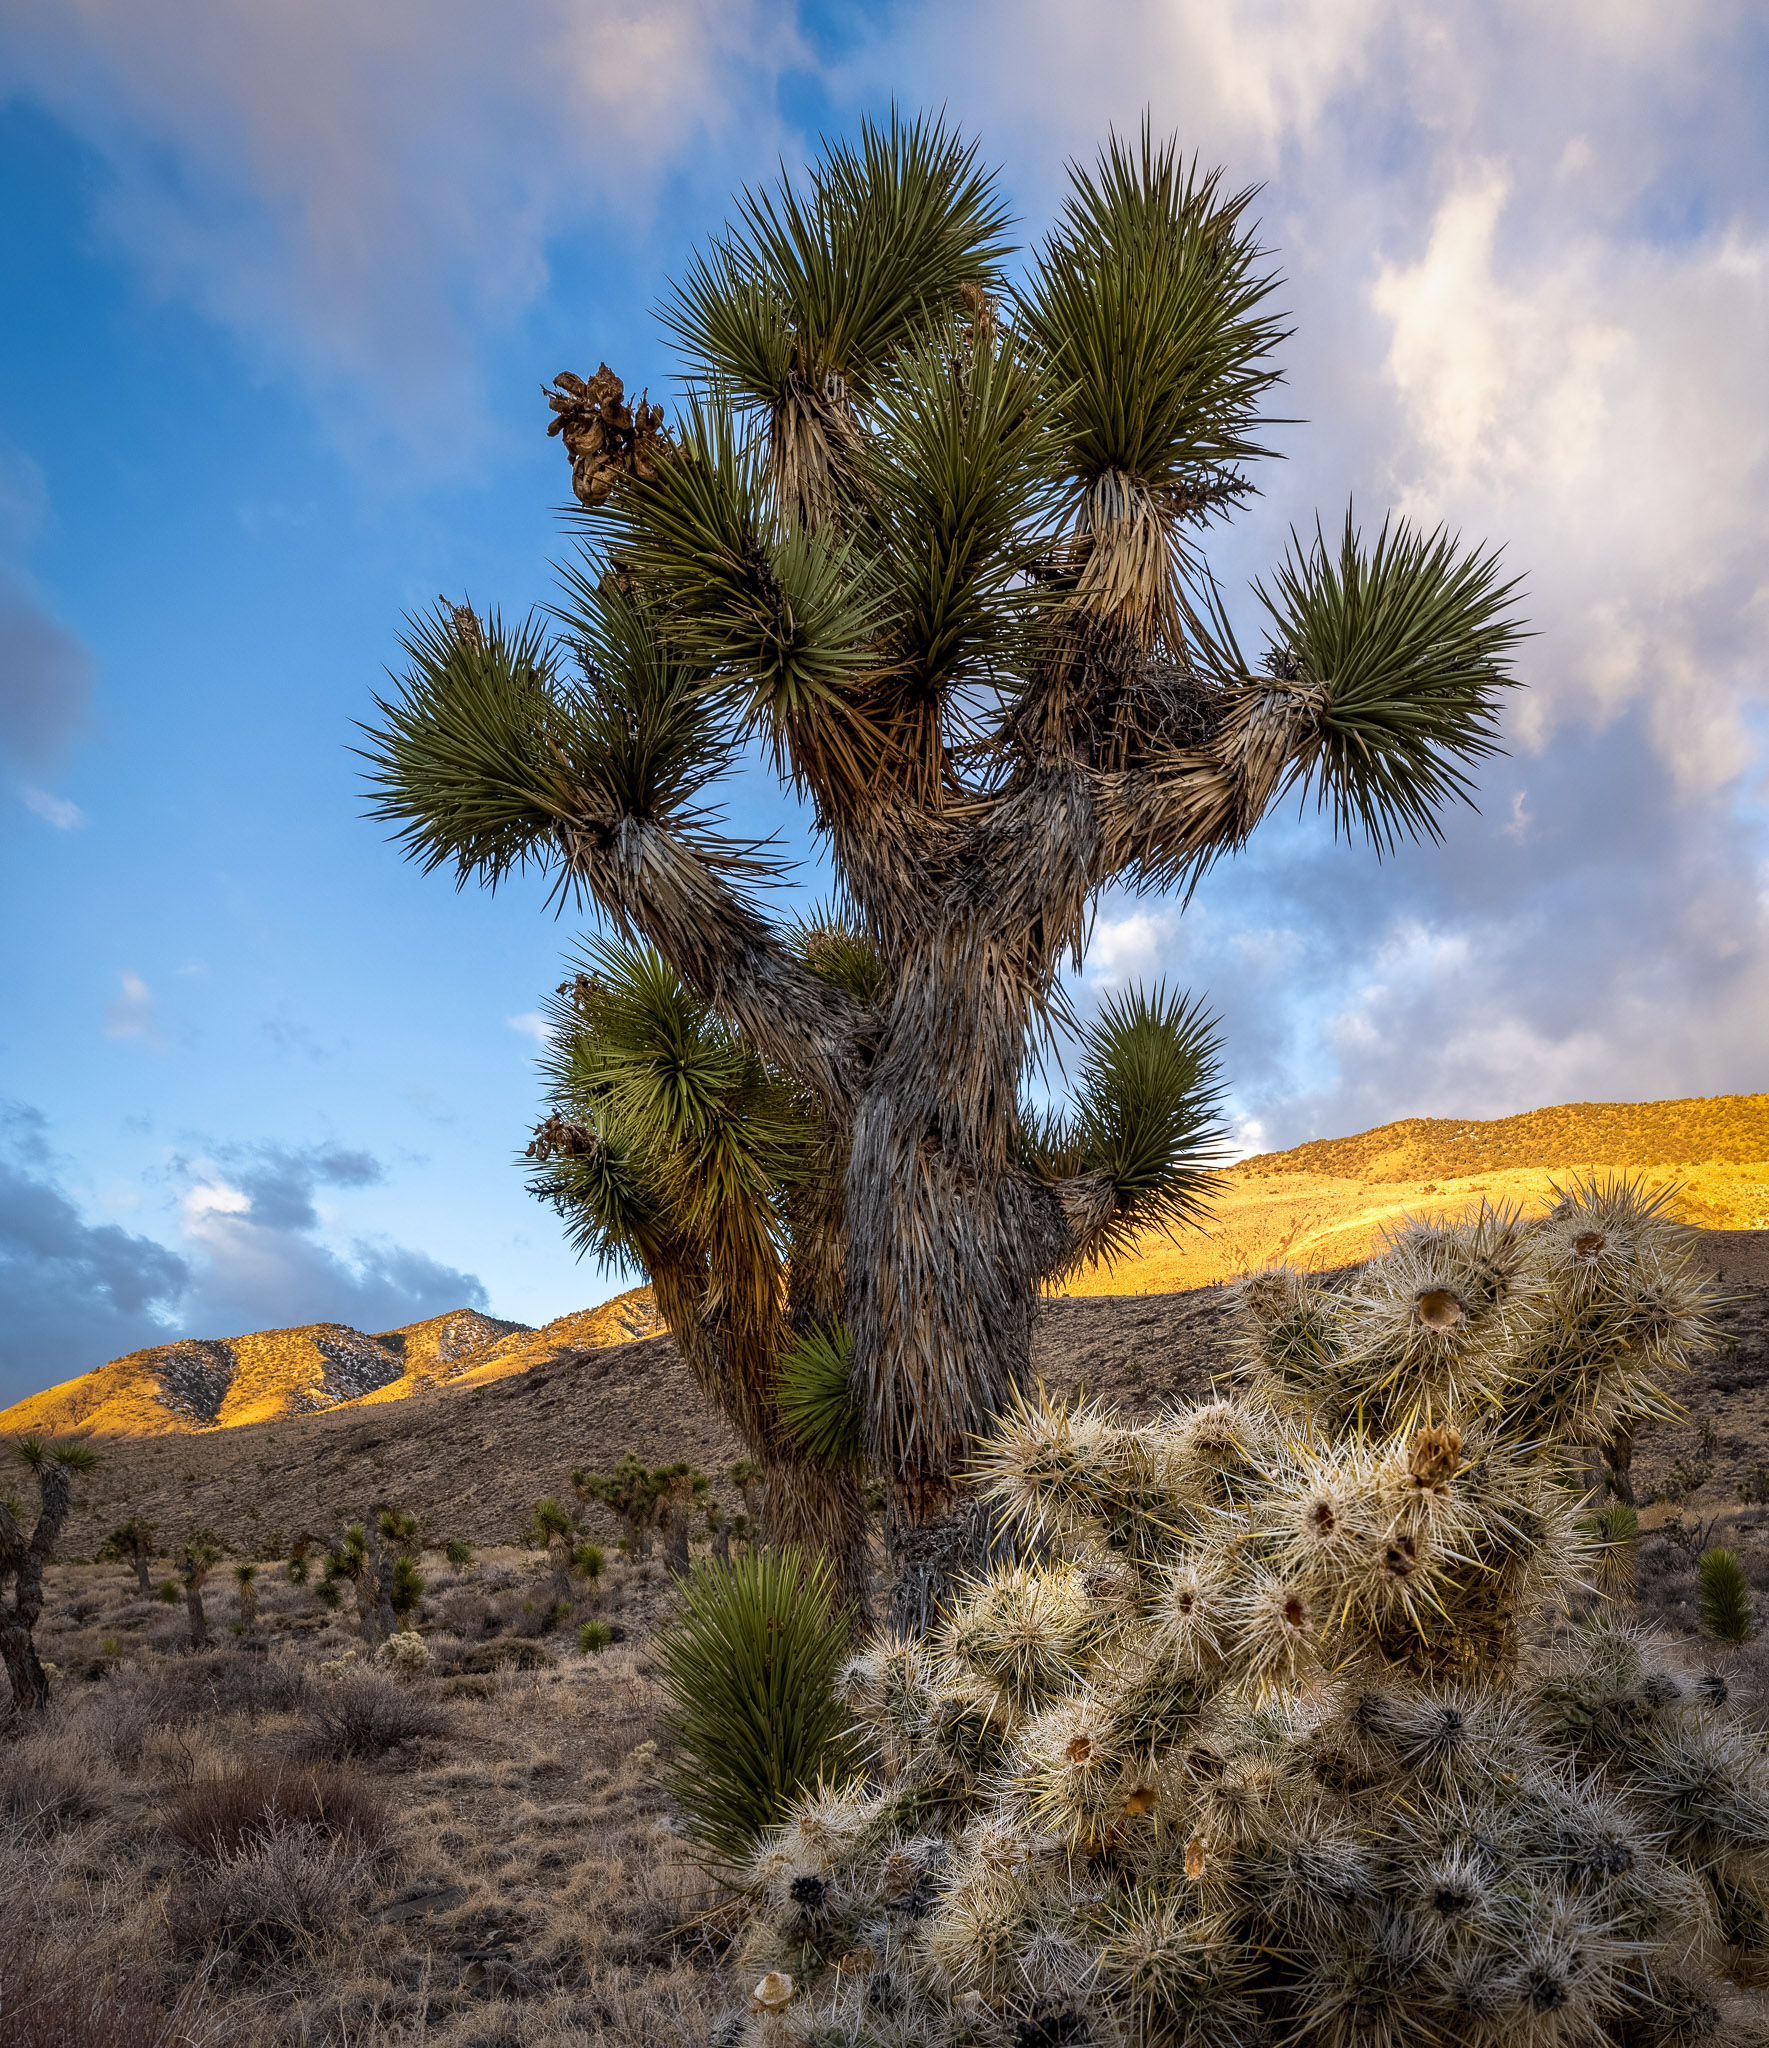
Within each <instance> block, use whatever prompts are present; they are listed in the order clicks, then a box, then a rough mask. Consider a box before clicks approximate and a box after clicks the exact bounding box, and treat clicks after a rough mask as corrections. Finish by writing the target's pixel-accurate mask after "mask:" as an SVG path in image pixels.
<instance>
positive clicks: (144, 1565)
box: [135, 1550, 154, 1600]
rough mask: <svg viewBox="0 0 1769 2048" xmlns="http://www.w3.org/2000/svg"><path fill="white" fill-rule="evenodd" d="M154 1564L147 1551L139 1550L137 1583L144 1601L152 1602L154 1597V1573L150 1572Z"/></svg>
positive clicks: (137, 1553)
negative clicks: (150, 1567)
mask: <svg viewBox="0 0 1769 2048" xmlns="http://www.w3.org/2000/svg"><path fill="white" fill-rule="evenodd" d="M152 1563H153V1559H152V1558H151V1557H149V1556H148V1554H147V1552H146V1551H145V1550H138V1551H137V1552H136V1553H135V1583H136V1585H137V1587H138V1588H139V1589H140V1592H141V1597H142V1598H143V1599H144V1600H151V1599H152V1598H153V1597H154V1580H153V1573H152V1572H151V1571H150V1570H149V1566H150V1565H151V1564H152Z"/></svg>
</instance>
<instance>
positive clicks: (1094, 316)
mask: <svg viewBox="0 0 1769 2048" xmlns="http://www.w3.org/2000/svg"><path fill="white" fill-rule="evenodd" d="M1070 178H1071V181H1072V183H1073V186H1074V191H1073V193H1072V195H1071V197H1070V199H1069V201H1068V203H1067V205H1066V206H1065V208H1064V211H1063V216H1062V220H1061V224H1060V225H1059V227H1058V229H1057V231H1056V232H1055V234H1053V235H1052V236H1051V237H1050V239H1049V240H1048V241H1047V242H1046V243H1045V245H1044V247H1043V248H1042V249H1041V250H1040V252H1039V256H1038V261H1037V263H1036V265H1035V267H1034V270H1033V274H1032V278H1031V280H1030V283H1029V285H1028V287H1027V289H1026V292H1025V295H1024V298H1023V300H1022V304H1023V307H1024V317H1025V320H1026V324H1027V328H1028V331H1029V333H1030V334H1031V335H1032V336H1034V337H1035V338H1036V340H1037V341H1038V343H1039V345H1040V346H1041V347H1042V349H1043V351H1044V353H1045V355H1046V357H1047V359H1048V361H1049V364H1050V366H1051V371H1052V374H1053V376H1054V378H1055V379H1056V381H1057V382H1058V383H1059V384H1060V385H1061V387H1062V389H1063V392H1064V397H1063V399H1062V403H1061V406H1060V409H1059V417H1058V424H1057V432H1058V435H1059V437H1060V439H1061V441H1062V444H1063V447H1064V458H1063V459H1064V464H1065V468H1066V470H1067V473H1068V475H1069V477H1070V479H1071V480H1072V482H1073V484H1074V485H1075V486H1076V487H1077V488H1078V489H1079V488H1085V487H1086V486H1087V485H1089V484H1092V483H1094V482H1096V481H1097V480H1098V479H1099V478H1101V477H1103V476H1105V475H1106V474H1108V472H1110V471H1113V470H1116V471H1119V472H1121V473H1122V474H1124V475H1126V476H1129V477H1131V478H1134V479H1135V480H1136V481H1137V482H1138V483H1140V484H1142V485H1144V486H1146V487H1147V488H1149V489H1151V490H1154V491H1156V492H1160V493H1168V494H1171V495H1172V498H1173V501H1174V503H1175V505H1176V507H1177V508H1178V509H1180V510H1182V511H1188V512H1201V511H1203V510H1204V509H1206V508H1207V507H1208V506H1209V505H1210V504H1212V503H1215V502H1220V501H1221V500H1223V499H1224V498H1227V499H1232V498H1234V497H1235V496H1238V495H1239V494H1240V491H1241V490H1242V488H1244V487H1243V486H1242V485H1241V484H1240V483H1239V481H1238V478H1237V477H1236V476H1235V474H1234V468H1233V466H1234V465H1236V464H1238V463H1240V462H1243V461H1246V460H1248V459H1250V458H1252V457H1254V456H1258V455H1263V454H1265V453H1267V452H1268V451H1267V450H1265V449H1264V448H1263V447H1261V446H1260V445H1259V444H1258V443H1257V442H1256V440H1255V439H1254V438H1253V436H1254V434H1255V433H1256V432H1257V431H1258V429H1259V427H1260V425H1261V424H1262V422H1261V420H1260V415H1259V401H1260V399H1261V398H1262V396H1263V395H1264V393H1265V392H1266V391H1267V390H1268V389H1269V388H1270V386H1271V385H1272V384H1273V383H1275V382H1276V381H1277V379H1278V376H1279V372H1278V371H1277V370H1276V368H1275V367H1273V365H1272V364H1271V362H1270V360H1269V358H1270V356H1271V354H1272V351H1273V350H1274V349H1275V348H1276V347H1277V345H1278V344H1279V343H1280V342H1281V341H1282V340H1283V339H1284V338H1285V334H1286V330H1285V329H1284V328H1283V327H1282V325H1281V324H1280V321H1279V317H1278V316H1277V315H1275V314H1273V313H1271V312H1269V311H1268V310H1267V309H1266V301H1267V299H1268V298H1269V297H1270V295H1271V292H1272V291H1273V289H1274V288H1275V285H1276V279H1275V278H1274V277H1272V276H1271V275H1269V274H1264V273H1261V272H1260V271H1259V270H1258V267H1257V266H1258V264H1259V261H1260V255H1261V252H1260V250H1259V248H1258V247H1257V244H1256V242H1255V240H1254V237H1253V235H1252V233H1251V231H1250V230H1248V229H1246V228H1244V227H1243V225H1242V216H1243V215H1244V214H1245V212H1246V209H1247V206H1248V204H1249V202H1250V201H1251V200H1252V198H1253V192H1252V191H1251V190H1248V191H1244V192H1239V193H1235V194H1233V195H1230V196H1228V197H1224V196H1223V194H1222V190H1221V178H1220V174H1218V173H1211V174H1209V175H1207V176H1203V177H1200V176H1199V174H1198V169H1197V165H1196V162H1195V160H1194V161H1193V162H1192V163H1191V164H1189V165H1188V164H1186V163H1185V162H1184V161H1183V160H1182V158H1181V157H1180V155H1179V149H1178V145H1177V143H1174V142H1167V143H1163V144H1160V145H1157V144H1156V143H1155V142H1154V140H1153V138H1152V135H1151V132H1150V129H1149V127H1148V124H1147V123H1146V122H1145V124H1144V127H1143V133H1142V140H1141V147H1140V150H1138V151H1133V150H1132V149H1131V148H1130V146H1129V145H1128V144H1127V143H1125V142H1124V141H1123V140H1122V139H1121V138H1120V137H1118V136H1116V135H1114V136H1112V137H1111V138H1110V139H1109V141H1108V142H1107V144H1106V146H1105V148H1104V149H1103V150H1102V151H1101V153H1100V160H1099V166H1098V169H1097V171H1096V172H1094V173H1089V172H1087V171H1085V170H1083V169H1081V168H1080V167H1079V166H1077V165H1071V167H1070Z"/></svg>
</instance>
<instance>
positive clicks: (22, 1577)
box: [0, 1437, 97, 1714]
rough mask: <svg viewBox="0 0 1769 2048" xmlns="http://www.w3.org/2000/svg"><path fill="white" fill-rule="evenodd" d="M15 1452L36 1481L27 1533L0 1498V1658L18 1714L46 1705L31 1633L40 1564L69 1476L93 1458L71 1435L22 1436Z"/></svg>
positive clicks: (50, 1545)
mask: <svg viewBox="0 0 1769 2048" xmlns="http://www.w3.org/2000/svg"><path fill="white" fill-rule="evenodd" d="M18 1455H19V1459H20V1462H21V1463H22V1464H24V1465H25V1466H26V1467H27V1468H28V1469H29V1471H30V1472H31V1474H32V1476H33V1478H34V1479H35V1480H36V1482H37V1499H38V1508H37V1520H36V1523H35V1525H34V1526H33V1528H32V1530H31V1533H30V1535H29V1536H27V1535H26V1534H25V1532H24V1529H23V1527H22V1526H21V1524H20V1522H19V1519H18V1517H19V1513H20V1512H21V1510H20V1509H19V1508H18V1507H17V1504H16V1503H15V1502H12V1501H8V1500H6V1499H4V1498H0V1595H3V1593H4V1590H5V1587H6V1584H7V1582H8V1581H9V1580H10V1581H11V1586H12V1597H11V1599H10V1600H7V1599H5V1598H3V1597H0V1657H4V1659H5V1661H6V1676H7V1678H8V1680H9V1681H10V1683H11V1686H12V1701H13V1705H14V1706H15V1707H16V1708H17V1709H18V1711H19V1712H20V1713H25V1714H34V1713H37V1712H40V1711H41V1710H42V1709H43V1708H44V1707H46V1706H48V1704H49V1679H48V1676H47V1674H46V1673H45V1672H44V1669H43V1660H42V1659H41V1658H40V1657H39V1656H38V1655H37V1644H36V1637H35V1634H34V1631H35V1629H36V1626H37V1623H38V1620H39V1619H40V1618H41V1616H42V1613H43V1567H44V1566H45V1565H46V1564H47V1563H48V1562H49V1560H50V1558H51V1557H52V1556H53V1555H54V1552H55V1544H56V1539H57V1538H58V1537H59V1536H60V1534H61V1531H62V1525H63V1523H64V1522H66V1520H67V1518H68V1508H69V1506H70V1505H71V1503H72V1500H73V1475H74V1474H75V1473H76V1472H89V1471H91V1469H92V1467H93V1466H94V1464H96V1463H97V1460H96V1458H95V1457H94V1455H93V1453H92V1451H91V1450H90V1449H89V1448H88V1447H87V1446H86V1445H85V1444H83V1443H81V1442H79V1441H78V1440H77V1439H73V1438H64V1439H63V1440H62V1441H61V1442H59V1443H54V1444H44V1443H43V1442H42V1440H41V1439H40V1438H37V1437H25V1438H24V1439H23V1440H22V1441H21V1442H20V1444H19V1446H18Z"/></svg>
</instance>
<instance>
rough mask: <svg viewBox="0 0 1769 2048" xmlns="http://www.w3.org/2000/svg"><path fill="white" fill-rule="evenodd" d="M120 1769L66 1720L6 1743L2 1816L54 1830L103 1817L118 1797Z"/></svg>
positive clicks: (1, 1765) (0, 1785)
mask: <svg viewBox="0 0 1769 2048" xmlns="http://www.w3.org/2000/svg"><path fill="white" fill-rule="evenodd" d="M118 1792H119V1785H118V1780H117V1775H116V1772H115V1770H114V1769H113V1768H112V1767H111V1766H110V1765H109V1763H108V1761H107V1760H106V1759H105V1758H103V1757H102V1756H95V1755H94V1754H93V1752H92V1748H91V1746H90V1744H89V1743H88V1742H86V1741H85V1740H83V1739H82V1737H81V1735H80V1734H79V1733H78V1732H77V1731H76V1730H75V1729H74V1728H73V1727H71V1726H69V1725H67V1724H66V1723H65V1722H53V1721H52V1722H51V1723H50V1724H49V1725H48V1726H47V1727H42V1728H33V1729H29V1730H27V1731H26V1732H25V1733H23V1734H22V1735H20V1736H18V1737H17V1738H16V1739H15V1740H14V1741H12V1742H11V1743H9V1744H7V1745H6V1746H5V1747H4V1748H0V1818H3V1819H5V1820H8V1821H12V1822H15V1823H21V1824H23V1825H24V1826H27V1827H34V1828H38V1829H41V1830H45V1831H49V1830H54V1829H57V1828H64V1827H72V1826H75V1825H77V1824H78V1823H80V1822H83V1821H91V1820H97V1819H99V1818H100V1817H101V1816H103V1815H104V1814H106V1813H109V1812H110V1811H111V1810H112V1808H113V1807H114V1806H115V1805H116V1803H117V1798H118Z"/></svg>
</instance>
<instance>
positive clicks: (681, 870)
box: [559, 815, 869, 1118]
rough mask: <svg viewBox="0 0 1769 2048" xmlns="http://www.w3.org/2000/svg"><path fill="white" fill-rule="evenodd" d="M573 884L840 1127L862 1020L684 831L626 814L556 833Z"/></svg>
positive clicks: (859, 1065)
mask: <svg viewBox="0 0 1769 2048" xmlns="http://www.w3.org/2000/svg"><path fill="white" fill-rule="evenodd" d="M559 838H560V843H561V851H562V852H563V854H564V857H565V859H566V861H567V863H568V866H569V869H570V872H571V875H572V877H573V879H574V880H576V881H577V882H579V883H580V884H581V885H582V887H583V888H584V890H585V891H586V893H587V894H588V895H589V896H591V897H592V899H593V900H594V901H595V903H596V905H597V907H598V908H599V909H600V910H601V911H602V912H603V914H604V915H605V916H606V917H607V918H608V919H609V921H610V922H611V923H612V924H614V925H615V926H616V927H617V928H618V929H619V930H620V932H621V933H622V935H623V936H626V937H634V936H637V937H639V938H643V939H646V940H648V941H649V942H650V943H651V944H652V945H653V946H655V947H656V948H657V950H658V951H659V952H660V953H661V954H662V955H663V957H664V958H665V959H666V960H667V961H668V962H669V964H670V965H671V967H673V968H674V969H675V971H676V972H677V973H678V974H679V975H680V976H681V977H682V979H683V981H684V982H686V983H687V985H688V986H689V987H690V988H691V989H692V990H693V991H694V993H695V994H696V995H697V996H699V997H700V998H701V1000H702V1001H703V1002H705V1003H707V1004H709V1005H710V1006H711V1007H712V1008H713V1009H714V1010H716V1011H717V1012H718V1014H719V1015H720V1016H721V1017H724V1018H725V1019H727V1020H728V1021H729V1022H730V1023H731V1024H732V1025H734V1026H735V1027H736V1029H737V1030H738V1031H740V1032H741V1033H742V1034H743V1036H744V1037H745V1038H746V1039H747V1040H748V1041H749V1043H750V1044H751V1045H753V1046H754V1047H755V1049H756V1051H757V1052H759V1053H760V1054H761V1056H762V1058H763V1059H765V1060H766V1061H767V1062H768V1064H769V1065H770V1066H771V1067H772V1068H773V1069H774V1070H775V1072H776V1073H779V1074H782V1075H784V1076H785V1077H786V1078H787V1079H789V1080H791V1081H794V1082H796V1083H797V1084H798V1085H799V1086H801V1087H803V1088H805V1089H807V1090H808V1091H809V1092H810V1093H811V1094H813V1095H814V1096H815V1097H816V1098H817V1100H818V1101H819V1103H821V1104H822V1105H823V1107H824V1108H825V1110H826V1111H828V1112H829V1113H830V1114H831V1115H833V1116H835V1117H837V1118H845V1117H846V1116H848V1115H851V1114H852V1111H853V1106H854V1103H855V1101H856V1099H857V1097H858V1094H859V1088H860V1082H861V1075H862V1070H863V1067H864V1064H865V1060H866V1055H867V1050H868V1021H869V1020H868V1018H867V1014H866V1012H865V1010H864V1009H863V1008H862V1007H861V1005H860V1004H858V1003H857V1002H855V1001H854V999H853V998H852V997H851V996H849V995H847V994H845V993H844V992H843V991H842V990H840V989H838V988H835V987H832V986H831V984H830V983H828V982H826V981H824V980H822V979H820V978H819V977H818V976H817V975H815V974H813V973H811V971H810V970H809V969H808V968H807V967H805V966H804V965H803V964H802V963H801V962H800V961H798V960H797V959H795V958H794V957H793V955H792V954H791V953H790V952H788V951H787V949H786V948H785V947H784V946H783V945H782V944H781V943H780V941H779V939H778V938H777V937H776V935H775V934H774V932H773V930H772V929H771V928H770V927H769V925H768V924H767V923H765V922H764V920H763V919H762V918H761V917H759V916H758V915H757V913H756V912H755V910H754V909H752V908H751V906H750V905H749V904H748V903H746V902H745V901H744V900H743V898H742V897H741V896H740V895H738V894H737V892H736V891H735V890H733V889H732V888H730V887H729V886H728V885H727V884H726V883H725V882H724V881H722V880H721V879H720V877H719V876H718V875H717V874H716V873H715V872H714V870H713V869H712V867H711V866H710V865H709V864H708V863H707V862H706V861H704V860H703V859H701V858H700V857H699V855H698V854H697V853H696V852H695V850H694V848H693V846H692V844H691V843H690V841H689V840H688V839H687V838H686V837H685V836H684V835H683V834H681V833H678V832H673V831H671V830H670V829H669V828H668V827H667V826H665V825H662V824H659V823H656V822H653V821H652V820H649V819H644V818H637V817H633V816H631V815H627V816H618V817H613V818H609V817H594V816H584V817H581V818H578V819H575V820H573V822H572V823H571V824H569V825H567V826H563V827H561V829H560V834H559Z"/></svg>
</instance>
